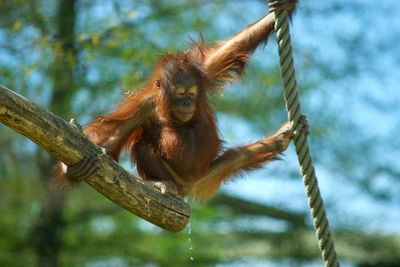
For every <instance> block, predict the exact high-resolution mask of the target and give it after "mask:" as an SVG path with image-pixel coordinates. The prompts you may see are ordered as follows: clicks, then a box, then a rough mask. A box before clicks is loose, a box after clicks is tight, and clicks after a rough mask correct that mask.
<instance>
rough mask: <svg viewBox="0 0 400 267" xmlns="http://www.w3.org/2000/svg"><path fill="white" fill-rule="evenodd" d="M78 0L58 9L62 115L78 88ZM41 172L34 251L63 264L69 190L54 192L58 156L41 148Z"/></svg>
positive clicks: (57, 86)
mask: <svg viewBox="0 0 400 267" xmlns="http://www.w3.org/2000/svg"><path fill="white" fill-rule="evenodd" d="M75 4H76V0H59V2H58V11H57V17H56V21H57V33H56V37H57V38H56V40H55V43H54V46H53V56H54V63H53V68H52V73H51V77H52V80H53V92H52V93H53V95H52V97H51V100H50V103H49V107H50V110H51V111H53V112H55V113H56V114H60V115H62V116H68V115H69V113H70V112H69V111H70V110H71V98H72V95H73V93H74V91H75V90H76V86H75V81H74V69H75V63H76V59H77V57H76V50H75V48H74V43H75V18H76V11H75ZM36 159H37V163H38V166H39V171H40V173H39V175H40V176H41V178H42V180H43V186H44V189H45V190H44V192H45V195H44V196H43V198H42V203H41V206H42V210H41V213H40V216H39V219H38V221H37V224H36V226H35V228H34V251H35V252H36V256H37V266H41V267H42V266H43V267H57V266H59V254H60V252H61V250H62V239H61V236H62V232H63V231H64V220H63V211H64V205H65V199H66V192H65V191H61V190H60V191H54V189H52V188H51V187H50V183H49V178H51V176H52V171H51V170H52V166H54V164H55V160H54V158H52V157H50V156H49V154H47V153H46V152H45V151H43V150H42V149H38V151H37V157H36Z"/></svg>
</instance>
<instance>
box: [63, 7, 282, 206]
mask: <svg viewBox="0 0 400 267" xmlns="http://www.w3.org/2000/svg"><path fill="white" fill-rule="evenodd" d="M273 25H274V18H273V16H272V15H271V14H269V15H267V16H265V17H264V18H262V19H260V20H258V21H256V22H254V23H253V24H251V25H249V26H248V27H246V28H245V29H244V30H242V31H241V32H239V33H238V34H236V35H234V36H232V37H231V38H229V39H227V40H225V41H220V42H217V43H216V44H215V45H210V46H209V45H207V44H206V42H205V41H204V38H203V37H201V39H200V41H199V42H197V43H194V44H193V45H192V47H191V48H190V49H189V50H187V51H185V52H179V53H167V54H165V55H162V56H161V57H159V59H158V61H157V64H156V66H155V68H154V70H153V74H152V75H151V76H150V78H149V80H148V82H147V84H146V86H145V88H143V89H140V90H137V91H133V92H132V93H130V94H128V95H127V96H126V97H125V98H124V99H123V100H122V101H121V102H120V103H118V105H117V106H116V108H115V109H114V110H113V111H112V112H111V113H109V114H106V115H103V116H100V117H99V118H97V119H96V120H94V121H92V122H91V123H89V125H88V126H87V127H86V130H85V131H84V132H85V134H86V135H87V136H88V138H89V139H90V140H91V141H92V142H94V143H96V144H98V145H99V146H102V147H104V148H105V149H106V151H107V152H108V153H109V155H111V156H112V157H113V158H114V159H115V160H117V161H118V160H119V156H120V153H121V151H122V150H123V149H126V150H127V151H129V152H130V153H131V159H132V163H133V164H135V165H136V166H137V169H138V172H139V174H140V176H141V177H142V179H144V180H156V181H163V180H164V181H165V180H170V181H174V182H175V183H176V185H177V188H178V191H179V194H180V195H182V196H183V195H192V196H193V197H195V198H197V199H207V198H209V197H211V196H212V195H213V194H214V193H215V192H216V191H217V190H218V188H219V186H220V184H221V183H222V182H223V181H225V180H226V179H228V178H229V177H232V176H233V175H235V174H237V173H239V172H241V171H245V170H251V169H254V168H259V167H261V166H262V164H264V163H265V162H267V161H270V160H273V159H275V158H276V156H277V155H278V154H279V153H280V152H282V151H281V150H279V149H277V146H276V144H275V143H276V142H277V138H278V137H277V136H275V135H274V136H270V137H266V138H264V139H262V140H261V141H259V142H256V143H254V144H250V145H246V146H242V147H238V148H232V149H228V150H225V151H224V150H223V149H222V145H221V144H222V142H221V140H220V138H219V136H218V131H217V127H216V120H215V113H214V111H213V109H212V107H211V104H210V102H209V100H208V96H209V95H210V94H213V93H215V92H217V91H219V90H221V89H223V88H224V85H225V84H226V82H232V81H235V80H236V79H237V78H238V77H239V76H240V75H241V74H243V72H244V70H245V67H246V64H247V62H248V61H249V59H250V56H251V53H252V52H253V51H254V50H255V49H256V48H257V47H258V46H259V45H260V44H264V43H265V42H266V40H267V38H268V35H269V33H270V32H271V31H272V29H273ZM183 74H185V75H186V74H187V75H186V76H187V77H191V78H193V79H195V81H196V85H197V87H198V94H197V99H196V111H195V113H194V116H193V118H192V119H191V120H190V121H188V122H182V123H179V121H178V122H176V121H174V120H173V119H172V118H171V108H172V107H173V103H172V102H173V100H174V97H175V89H176V86H177V84H176V80H177V79H180V78H181V77H180V76H182V75H183ZM186 76H185V77H186ZM279 138H280V137H279ZM58 171H59V175H58V177H59V179H61V180H62V179H63V175H62V174H63V173H65V172H63V171H62V170H60V166H59V167H58Z"/></svg>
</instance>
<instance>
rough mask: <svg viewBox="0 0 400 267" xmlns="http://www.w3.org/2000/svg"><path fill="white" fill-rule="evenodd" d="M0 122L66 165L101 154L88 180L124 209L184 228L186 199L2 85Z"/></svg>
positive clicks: (187, 214)
mask: <svg viewBox="0 0 400 267" xmlns="http://www.w3.org/2000/svg"><path fill="white" fill-rule="evenodd" d="M0 122H1V123H3V124H4V125H6V126H8V127H10V128H12V129H14V130H15V131H17V132H18V133H20V134H22V135H24V136H26V137H27V138H29V139H31V140H32V141H34V142H35V143H36V144H38V145H39V146H40V147H42V148H43V149H45V150H46V151H47V152H49V153H50V154H51V155H53V156H54V157H55V158H57V159H58V160H60V161H62V162H64V163H65V164H66V165H71V164H74V163H76V162H78V161H79V160H81V159H82V158H83V157H85V156H88V155H94V156H95V157H97V159H98V162H99V166H100V171H99V174H97V175H95V176H92V177H89V178H88V179H87V180H86V182H87V183H88V184H89V185H91V186H92V187H93V188H94V189H96V190H97V191H98V192H100V193H101V194H103V195H104V196H106V197H107V198H109V199H110V200H112V201H113V202H115V203H116V204H117V205H119V206H121V207H123V208H124V209H127V210H128V211H130V212H132V213H135V214H136V215H138V216H139V217H141V218H143V219H145V220H147V221H149V222H151V223H153V224H155V225H158V226H160V227H162V228H164V229H166V230H168V231H172V232H178V231H181V230H182V229H184V228H185V226H186V224H187V223H188V221H189V217H190V207H189V205H188V204H187V203H185V202H184V201H183V200H181V199H178V198H174V197H171V196H167V195H163V194H161V193H160V192H159V191H158V190H155V189H154V188H151V187H149V186H147V185H146V184H144V183H143V182H142V181H141V180H140V179H138V178H136V177H135V176H133V175H131V174H130V173H129V172H127V171H126V170H125V169H123V168H122V167H121V166H120V165H119V164H118V163H117V162H115V161H114V160H113V159H112V158H111V157H109V156H108V155H106V154H105V153H104V152H103V150H102V149H101V148H100V147H98V146H96V145H94V144H93V143H92V142H90V141H89V140H88V139H87V138H86V136H85V135H84V134H83V133H82V132H81V130H80V129H79V128H78V127H76V126H75V125H73V124H70V123H68V122H66V121H64V120H63V119H61V118H60V117H58V116H56V115H55V114H53V113H51V112H49V111H47V110H45V109H43V108H41V107H40V106H38V105H37V104H35V103H33V102H31V101H29V100H28V99H26V98H24V97H23V96H20V95H18V94H17V93H15V92H13V91H12V90H10V89H7V88H5V87H3V86H1V85H0ZM49 168H51V166H49Z"/></svg>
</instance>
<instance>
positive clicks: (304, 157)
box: [269, 0, 339, 267]
mask: <svg viewBox="0 0 400 267" xmlns="http://www.w3.org/2000/svg"><path fill="white" fill-rule="evenodd" d="M296 2H297V1H294V0H269V7H270V12H273V13H274V15H275V32H276V37H277V40H278V45H279V57H280V65H281V73H282V78H283V84H284V96H285V102H286V110H287V112H288V118H289V122H290V123H291V125H292V128H293V129H294V144H295V146H296V153H297V157H298V160H299V164H300V170H301V174H302V176H303V182H304V186H305V191H306V194H307V198H308V204H309V207H310V210H311V214H312V217H313V222H314V227H315V229H316V234H317V238H318V244H319V249H320V251H321V254H322V258H323V260H324V261H325V266H327V267H336V266H339V262H338V259H337V256H336V251H335V246H334V243H333V239H332V236H331V231H330V229H329V223H328V219H327V217H326V212H325V208H324V204H323V201H322V198H321V194H320V191H319V187H318V181H317V177H316V174H315V169H314V164H313V161H312V158H311V154H310V151H309V148H308V143H307V140H306V136H305V135H304V133H303V132H302V131H301V128H300V127H301V125H300V123H299V118H300V115H301V111H300V101H299V95H298V92H297V82H296V77H295V70H294V64H293V56H292V45H291V40H290V32H289V15H288V11H287V10H288V9H289V10H291V9H293V8H294V6H295V4H296Z"/></svg>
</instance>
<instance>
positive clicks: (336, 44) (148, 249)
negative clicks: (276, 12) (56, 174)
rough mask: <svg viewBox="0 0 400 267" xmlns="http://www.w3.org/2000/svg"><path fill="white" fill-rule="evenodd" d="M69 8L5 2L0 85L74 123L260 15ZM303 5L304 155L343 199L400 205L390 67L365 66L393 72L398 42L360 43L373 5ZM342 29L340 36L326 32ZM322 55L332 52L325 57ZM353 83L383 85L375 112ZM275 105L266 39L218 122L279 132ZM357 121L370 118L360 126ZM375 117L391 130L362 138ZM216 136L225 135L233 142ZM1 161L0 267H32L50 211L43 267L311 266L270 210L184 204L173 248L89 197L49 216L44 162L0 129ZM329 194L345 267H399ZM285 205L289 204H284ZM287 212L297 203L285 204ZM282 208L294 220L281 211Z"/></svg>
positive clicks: (250, 5) (190, 5) (39, 0)
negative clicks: (166, 60)
mask: <svg viewBox="0 0 400 267" xmlns="http://www.w3.org/2000/svg"><path fill="white" fill-rule="evenodd" d="M66 2H68V1H61V0H60V1H56V0H53V1H43V0H29V1H28V0H15V1H7V0H0V18H1V20H0V55H1V56H0V84H2V85H5V86H6V87H9V88H12V89H13V90H15V91H17V92H18V93H20V94H22V95H24V96H26V97H27V98H29V99H31V100H33V101H35V102H37V103H39V104H40V105H42V106H45V107H47V108H49V109H52V110H53V111H55V112H56V113H57V114H58V115H60V116H61V117H64V118H65V119H69V118H70V117H76V118H77V119H78V121H79V122H81V123H86V122H88V121H89V120H90V119H91V118H92V117H93V115H95V114H99V113H104V112H107V111H108V110H110V108H111V106H112V105H113V104H112V103H115V102H117V101H118V100H119V99H121V97H122V94H123V93H124V92H125V91H127V90H136V89H138V88H140V87H141V86H142V85H143V83H144V82H145V80H146V77H147V76H148V75H149V73H150V72H151V68H152V66H153V64H154V62H155V60H156V58H157V56H158V55H160V54H161V53H163V52H165V51H177V50H181V49H185V48H186V47H188V45H190V42H191V39H193V40H198V36H199V33H200V32H201V33H202V34H203V35H204V36H205V37H206V40H207V41H208V42H213V41H216V40H219V39H223V38H226V37H229V36H230V35H232V34H234V33H235V32H236V31H238V30H239V29H241V28H242V27H244V26H245V25H247V24H248V23H249V22H251V21H253V20H254V19H255V18H258V17H260V16H262V15H263V14H264V12H265V10H266V4H265V3H264V2H265V1H256V0H253V1H227V0H214V1H195V0H179V1H166V0H165V1H153V0H141V1H130V0H122V1H116V0H113V1H88V0H79V1H76V5H75V16H69V17H68V16H67V15H66V14H65V13H64V11H65V10H63V8H62V3H64V4H65V3H66ZM303 2H304V3H302V4H303V5H301V6H300V9H299V11H298V14H297V16H295V17H294V21H293V30H294V39H295V40H296V41H295V45H294V47H295V51H294V52H295V59H296V65H297V67H298V70H300V71H299V72H298V73H297V75H298V78H299V86H300V87H301V92H302V101H303V108H304V111H305V112H306V113H307V114H308V115H309V118H310V121H312V122H313V125H312V137H311V140H310V141H311V143H312V145H313V148H315V151H316V152H317V153H316V155H317V157H316V162H317V164H319V165H320V166H321V167H322V169H323V170H324V171H325V172H328V173H330V174H331V177H337V178H338V181H339V182H340V183H348V184H345V186H346V187H350V185H349V184H353V186H356V188H357V190H358V191H357V192H358V193H359V194H360V195H364V196H366V197H368V199H373V200H374V201H377V202H378V203H386V204H390V203H393V202H396V201H397V203H398V200H399V197H400V196H399V193H398V192H400V191H399V190H398V189H399V183H398V181H399V177H400V169H399V168H398V164H397V162H396V159H397V158H398V156H399V152H398V151H397V149H396V148H397V147H398V146H399V145H400V140H399V139H398V138H397V139H396V138H393V135H394V134H393V133H394V132H395V130H396V129H397V128H398V127H399V126H400V122H399V121H398V119H397V120H396V119H394V120H393V119H390V118H396V116H397V118H398V111H399V110H398V108H396V107H398V102H399V100H400V99H399V96H398V92H397V91H394V90H393V88H395V87H393V85H391V83H390V80H389V78H388V77H390V73H388V72H384V70H382V69H380V68H379V66H384V67H387V65H385V64H388V63H385V62H386V61H385V62H383V63H381V65H378V64H370V62H372V61H374V60H375V59H376V58H377V57H378V56H379V57H381V56H382V57H385V56H386V57H389V56H390V59H394V61H395V62H397V63H398V62H399V57H398V55H400V53H393V52H398V48H397V46H396V47H394V46H393V44H395V43H396V41H397V39H395V37H393V36H396V33H398V29H400V27H397V28H396V27H393V30H392V34H391V35H390V36H389V34H387V33H386V31H384V30H381V31H380V32H379V33H380V34H381V35H382V36H385V37H386V39H385V38H374V34H373V33H371V32H369V31H368V30H370V28H372V27H373V26H372V25H370V24H371V22H369V20H370V19H371V18H372V17H374V16H373V15H374V13H373V11H371V10H369V9H367V7H368V6H370V5H366V4H364V3H363V2H362V1H354V2H353V3H348V1H346V2H345V1H324V2H320V1H310V2H306V1H303ZM388 2H390V1H388ZM389 6H390V5H389ZM244 11H245V12H244ZM380 12H381V13H379V14H384V15H385V16H388V17H396V14H397V13H395V11H394V10H393V9H391V8H388V7H386V6H385V7H382V10H380ZM338 16H340V17H338ZM325 17H328V18H329V19H326V18H325ZM355 17H356V18H357V19H354V18H355ZM67 18H73V20H74V21H73V23H72V25H74V27H73V28H71V27H69V28H68V27H67V25H64V24H63V23H64V22H65V21H66V19H67ZM374 19H375V20H377V19H378V17H377V16H375V17H374ZM300 20H301V21H302V22H301V23H300ZM340 20H344V21H345V22H346V23H347V25H348V26H347V27H343V28H340V29H338V28H334V29H332V27H335V25H336V24H335V23H339V22H341V21H340ZM379 23H382V22H381V21H380V22H379ZM393 23H395V22H393ZM70 25H71V24H70ZM332 25H334V26H332ZM340 25H341V24H340ZM369 25H370V26H369ZM376 25H378V22H377V24H376ZM63 27H66V28H63ZM374 29H375V28H374ZM68 30H71V31H72V33H71V32H70V34H68ZM325 30H326V31H325ZM378 30H379V28H378ZM317 34H318V36H316V35H317ZM71 36H72V37H71ZM397 36H399V35H397ZM378 39H379V40H378ZM324 41H325V44H326V43H327V42H328V43H330V44H329V47H328V46H323V45H321V43H322V42H324ZM68 45H69V46H68ZM391 53H392V54H391ZM387 62H389V61H387ZM390 62H392V61H390ZM388 70H389V67H387V68H386V71H388ZM385 75H386V76H385ZM360 77H368V79H369V80H367V82H368V81H371V80H372V79H373V78H377V79H378V78H379V79H382V80H383V86H384V87H385V88H384V89H386V90H385V92H386V94H387V96H388V97H387V98H386V99H385V100H382V99H381V98H380V97H381V96H380V95H379V94H378V93H377V92H376V91H374V90H373V89H374V88H372V89H371V88H370V87H368V86H366V87H367V88H368V89H370V91H368V92H366V91H367V90H363V89H364V88H363V87H362V86H363V84H362V83H361V84H358V87H356V84H357V83H360V82H359V79H358V78H360ZM361 80H362V79H361ZM265 88H267V89H265ZM376 88H378V89H379V88H380V87H379V86H376ZM378 91H379V90H378ZM281 93H282V91H281V81H280V72H279V69H278V57H277V48H276V45H275V44H274V40H273V38H271V40H270V41H269V43H268V44H267V46H266V49H263V51H257V52H256V53H255V55H254V59H253V61H252V62H251V64H250V66H249V68H248V70H247V72H246V74H245V76H244V77H243V78H242V79H241V81H240V82H238V83H235V84H232V85H229V86H228V90H226V91H225V92H224V94H223V97H222V96H213V97H212V101H213V102H214V103H215V106H216V109H217V112H218V114H224V115H226V116H227V117H228V118H239V120H240V121H243V122H245V123H244V125H245V126H246V127H247V128H249V129H251V130H250V131H252V130H254V132H257V133H258V132H259V133H261V134H262V133H265V132H271V130H272V129H274V127H277V126H278V125H279V124H280V123H281V122H282V121H284V120H285V117H286V114H285V111H284V103H283V99H282V95H281ZM57 94H58V97H55V95H57ZM244 103H245V104H244ZM363 112H371V114H373V115H370V113H369V114H368V116H365V115H364V116H362V115H360V114H363ZM396 112H397V113H396ZM370 116H371V118H375V119H376V118H378V119H381V118H382V120H383V119H385V118H386V119H388V120H389V121H388V122H387V125H386V126H385V127H382V125H381V126H380V127H379V128H380V131H375V130H376V129H375V128H374V125H372V126H371V125H369V124H368V122H369V120H371V118H370ZM385 122H386V121H383V122H381V123H385ZM226 124H227V123H226ZM221 126H222V127H221V131H222V132H223V131H228V130H229V128H230V127H227V125H224V124H223V123H222V124H221ZM225 128H226V129H225ZM0 150H1V152H2V153H0V175H1V176H0V208H1V211H2V216H1V217H0V266H39V262H40V261H38V257H39V253H41V252H40V249H38V247H37V246H38V245H37V244H38V243H37V242H38V240H40V238H43V236H40V235H43V231H42V232H40V231H38V229H39V228H40V227H39V228H38V226H40V225H41V224H43V223H46V222H47V220H45V219H46V218H45V217H46V216H48V215H49V214H53V215H54V214H55V213H54V209H57V208H60V209H62V211H61V212H60V214H58V215H57V214H56V215H54V216H59V217H60V218H58V219H59V220H58V221H57V222H58V225H57V229H56V230H55V231H54V232H52V231H50V232H48V233H47V234H48V235H49V236H51V240H52V242H53V241H54V242H59V243H57V244H60V250H56V252H55V253H57V257H55V260H56V265H51V264H50V265H48V266H57V265H58V266H192V265H193V266H216V265H217V264H219V265H218V266H248V265H255V266H308V265H307V264H312V263H314V262H317V264H319V263H320V262H319V261H318V259H319V252H318V249H317V245H316V240H315V237H314V233H313V232H312V230H311V229H309V227H306V228H304V227H295V226H294V225H293V224H292V223H291V222H290V220H284V219H282V218H280V219H278V218H276V217H274V215H273V213H271V214H270V215H269V216H268V214H269V211H270V210H271V209H270V208H271V207H269V206H268V205H266V203H258V204H259V205H262V206H263V207H265V214H264V215H260V214H258V213H254V211H253V210H252V209H251V208H250V207H248V208H247V210H245V209H244V210H243V211H242V212H240V211H238V210H237V209H234V208H232V207H230V206H229V205H226V204H223V203H221V202H219V201H217V200H216V201H214V202H210V203H207V204H194V203H192V206H193V218H192V220H191V225H190V227H191V230H190V231H191V233H188V231H189V230H185V231H183V232H182V233H179V234H171V233H166V232H164V231H162V230H160V229H158V228H156V227H154V226H151V225H149V224H148V223H146V222H143V221H142V220H140V219H138V218H136V217H135V216H132V215H131V214H129V213H127V212H126V211H123V210H121V209H120V208H119V207H117V206H115V205H114V204H112V203H110V202H109V201H108V200H107V199H105V198H104V197H103V196H101V195H99V194H98V193H97V192H95V191H94V190H92V189H91V188H90V187H88V186H87V185H86V184H82V185H80V186H79V188H76V189H73V190H70V191H67V192H64V193H63V196H62V197H61V199H64V194H65V202H62V203H61V205H60V206H57V205H52V204H54V203H53V202H52V197H54V196H53V195H52V197H49V195H51V194H56V193H54V192H53V191H52V190H53V189H52V188H51V186H50V187H49V184H51V183H50V182H49V179H48V178H49V176H50V175H49V171H50V169H51V167H50V166H51V160H50V159H49V158H48V156H47V155H46V154H45V153H43V152H41V150H40V149H38V148H37V147H36V146H35V145H34V144H32V142H31V141H29V140H27V139H26V138H24V137H22V136H19V135H17V134H16V133H14V132H12V131H11V130H9V129H7V128H5V127H4V126H2V125H0ZM124 165H126V163H125V162H124ZM283 169H284V170H280V171H279V172H278V175H277V176H278V177H279V178H282V179H284V178H290V177H292V178H293V177H294V175H292V174H293V173H294V172H297V169H296V167H295V166H294V167H293V168H292V165H290V167H288V168H283ZM272 170H274V169H272ZM296 177H297V176H296ZM344 180H346V182H343V181H344ZM339 182H337V183H339ZM260 190H263V189H260ZM300 190H301V189H300ZM282 191H286V190H282ZM338 191H339V190H336V187H332V188H331V191H329V196H330V197H329V198H328V201H327V204H328V205H329V207H331V211H333V212H332V213H331V214H333V215H332V218H333V220H334V222H336V225H338V226H336V227H335V230H336V231H335V237H336V238H337V240H338V242H337V248H338V251H339V255H341V256H342V259H344V262H345V264H346V263H347V264H348V266H354V265H355V264H358V265H359V266H398V265H399V262H400V258H399V254H398V253H397V252H398V251H399V248H400V241H399V236H398V232H397V235H393V236H388V235H385V234H382V233H376V234H370V233H366V232H367V231H366V230H365V229H364V228H363V227H358V225H357V223H354V221H356V220H353V217H346V213H343V211H338V210H340V207H338V206H337V203H336V200H337V198H343V195H340V194H341V193H340V192H338ZM50 192H52V193H50ZM289 192H290V190H289ZM281 194H282V196H283V198H285V196H284V194H285V192H281ZM350 194H351V193H350ZM336 195H339V197H337V198H335V196H336ZM301 197H302V198H304V196H301ZM288 198H290V199H289V200H288V201H292V202H295V201H296V198H295V197H294V196H293V199H292V198H291V197H288ZM239 201H240V199H239ZM303 201H304V199H303ZM57 203H58V202H57ZM278 203H280V202H278ZM374 203H376V202H374ZM245 206H246V205H245ZM278 206H279V205H278ZM303 206H304V207H305V205H303ZM273 208H276V207H273ZM278 208H283V209H285V211H286V212H289V213H293V214H297V213H295V212H294V211H293V210H291V209H290V208H286V207H285V206H283V207H282V206H279V207H278ZM52 209H53V210H52ZM47 211H48V212H47ZM397 211H398V210H397ZM52 212H53V213H52ZM343 214H344V215H343ZM347 215H348V214H347ZM349 216H350V215H349ZM349 218H350V219H349ZM363 223H364V222H361V223H360V224H363ZM308 225H309V224H308ZM42 226H43V225H42ZM339 226H340V227H339ZM48 227H49V225H48ZM40 229H42V230H43V229H44V231H46V229H48V228H40ZM349 229H350V230H349ZM44 237H45V238H46V235H44ZM46 240H47V239H44V241H46ZM48 244H49V246H51V244H53V243H51V242H50V241H49V243H48ZM191 248H193V249H191ZM50 249H51V248H50ZM396 264H397V265H396ZM345 266H346V265H345Z"/></svg>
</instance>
